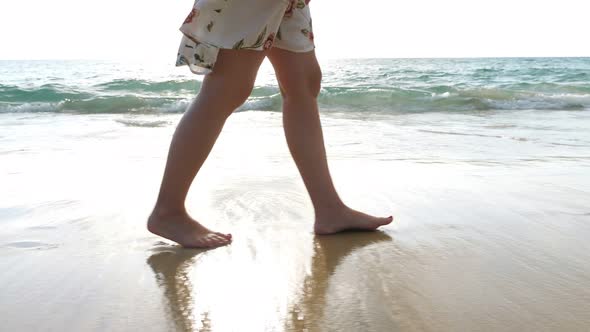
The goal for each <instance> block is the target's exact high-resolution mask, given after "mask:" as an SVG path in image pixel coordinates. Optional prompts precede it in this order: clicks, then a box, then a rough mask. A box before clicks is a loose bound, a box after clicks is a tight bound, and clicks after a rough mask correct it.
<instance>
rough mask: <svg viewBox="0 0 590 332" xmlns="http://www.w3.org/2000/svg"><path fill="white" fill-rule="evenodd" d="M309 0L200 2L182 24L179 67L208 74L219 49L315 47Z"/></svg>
mask: <svg viewBox="0 0 590 332" xmlns="http://www.w3.org/2000/svg"><path fill="white" fill-rule="evenodd" d="M309 1H310V0H195V3H194V5H193V8H192V10H191V11H190V13H189V14H188V16H187V17H186V19H185V20H184V22H183V23H182V25H181V26H180V28H179V30H180V31H181V32H182V34H183V36H182V40H181V42H180V47H179V48H178V54H177V58H176V66H177V67H179V66H184V65H187V66H188V67H189V69H190V70H191V72H193V73H195V74H201V75H205V74H208V73H210V72H211V71H212V70H213V67H214V66H215V61H216V59H217V54H218V52H219V49H220V48H224V49H249V50H260V51H262V50H267V49H269V48H271V47H279V48H282V49H286V50H289V51H293V52H308V51H311V50H313V49H315V45H314V42H313V31H312V26H311V15H310V11H309V6H308V5H309Z"/></svg>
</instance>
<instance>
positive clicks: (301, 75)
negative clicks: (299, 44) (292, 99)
mask: <svg viewBox="0 0 590 332" xmlns="http://www.w3.org/2000/svg"><path fill="white" fill-rule="evenodd" d="M267 56H268V59H269V60H270V62H271V64H272V66H273V68H274V70H275V74H276V76H277V81H278V82H279V86H280V88H281V94H282V95H283V96H301V95H312V96H313V97H317V95H318V94H319V91H320V86H321V79H322V72H321V68H320V65H319V63H318V60H317V58H316V54H315V50H311V51H308V52H292V51H288V50H285V49H281V48H275V47H273V48H271V49H270V50H269V51H268V53H267Z"/></svg>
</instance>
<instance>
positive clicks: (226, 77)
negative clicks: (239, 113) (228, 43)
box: [199, 49, 266, 107]
mask: <svg viewBox="0 0 590 332" xmlns="http://www.w3.org/2000/svg"><path fill="white" fill-rule="evenodd" d="M265 56H266V53H265V52H262V51H255V50H230V49H220V50H219V54H218V56H217V62H216V64H215V70H213V71H212V72H211V73H209V74H207V75H205V77H204V78H203V84H202V86H201V91H200V93H199V95H200V97H201V98H203V97H206V98H208V99H215V100H218V101H219V102H222V103H226V104H229V105H230V106H232V107H238V106H239V105H241V104H242V103H243V102H244V101H245V100H246V99H247V98H248V97H249V96H250V93H251V92H252V88H253V87H254V81H255V80H256V75H257V73H258V68H259V67H260V64H261V63H262V61H263V60H264V57H265Z"/></svg>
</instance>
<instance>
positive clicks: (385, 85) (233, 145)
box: [0, 59, 590, 331]
mask: <svg viewBox="0 0 590 332" xmlns="http://www.w3.org/2000/svg"><path fill="white" fill-rule="evenodd" d="M383 61H385V60H383ZM396 61H397V60H396ZM399 61H401V60H399ZM399 61H398V62H394V63H388V62H379V61H377V60H366V61H365V62H363V61H361V60H359V61H357V62H333V63H332V62H330V63H328V62H326V66H325V68H326V69H325V74H324V75H325V78H324V82H325V86H324V88H323V90H322V95H321V96H320V98H319V99H320V112H321V119H322V125H323V128H324V139H325V142H326V150H327V155H328V161H329V165H330V170H331V173H332V176H333V178H334V183H335V185H336V189H337V190H338V192H339V194H340V195H341V197H342V199H343V200H344V202H345V203H346V204H348V205H349V206H350V207H352V208H354V209H358V210H360V211H363V212H366V213H370V214H374V215H380V216H388V215H391V214H393V216H394V218H395V220H394V222H393V223H392V224H391V225H388V226H385V227H382V228H381V229H380V231H377V232H348V233H343V234H339V235H333V236H316V235H314V234H313V219H314V212H313V208H312V206H311V202H310V200H309V197H308V195H307V193H306V191H305V187H304V185H303V182H302V181H301V179H300V177H299V174H298V172H297V168H296V167H295V164H294V163H293V161H292V159H291V156H290V154H289V151H288V148H287V144H286V142H285V138H284V135H283V129H282V115H281V113H280V95H278V88H277V87H276V85H274V84H273V81H272V79H271V78H269V77H270V76H269V75H270V74H269V72H268V70H269V69H268V68H266V69H265V68H263V70H262V73H261V75H260V77H259V78H258V79H257V86H256V88H255V90H254V92H253V94H252V96H251V98H250V100H249V101H248V103H247V104H246V105H244V106H243V107H241V108H240V109H239V110H238V111H237V112H235V113H234V114H232V115H231V116H230V118H229V119H228V121H227V123H226V125H225V127H224V130H223V132H222V134H221V135H220V137H219V140H218V141H217V143H216V145H215V146H214V148H213V151H212V152H211V154H210V156H209V159H208V160H207V161H206V162H205V164H204V166H203V168H202V169H201V170H200V172H199V174H198V175H197V177H196V178H195V181H194V183H193V187H192V188H191V191H190V193H189V198H188V201H187V208H188V210H189V212H190V213H191V215H193V216H194V217H195V218H196V219H197V220H199V221H202V222H203V223H204V224H205V225H207V226H208V227H210V228H212V229H215V230H219V231H223V232H231V233H232V234H233V242H232V243H231V245H229V246H227V247H222V248H217V249H214V250H206V251H204V250H197V249H181V248H179V247H178V246H176V245H174V244H173V243H170V242H168V241H166V240H163V239H161V238H158V237H157V236H155V235H152V234H150V233H149V232H148V231H147V230H146V228H145V223H146V219H147V216H148V215H149V213H150V210H151V208H152V207H153V204H154V202H155V199H156V195H157V192H158V188H159V185H160V181H161V176H162V173H163V170H164V165H165V160H166V155H167V152H168V146H169V143H170V139H171V137H172V133H173V132H174V129H175V126H176V124H177V123H178V120H179V119H180V116H181V115H182V114H181V113H182V110H183V109H184V108H185V107H186V106H187V104H188V103H189V102H190V100H189V99H190V96H191V93H194V90H191V89H194V88H195V87H197V88H198V82H195V81H193V79H194V78H193V77H192V76H183V75H184V74H174V75H175V76H174V75H171V74H160V72H159V71H156V70H154V71H153V72H152V71H149V68H147V67H146V68H142V69H141V70H139V69H133V70H138V71H136V72H133V75H131V74H129V75H130V76H129V77H118V76H117V75H122V74H121V73H120V72H119V71H117V70H115V69H116V68H120V67H116V66H115V65H111V64H100V65H96V64H95V66H96V67H95V68H101V70H102V69H104V68H106V67H108V66H112V68H115V69H113V70H112V71H110V72H107V73H106V74H104V75H101V76H99V77H94V78H93V76H95V75H98V74H97V72H98V71H99V70H98V69H96V72H94V71H93V70H95V69H88V68H87V67H85V66H83V65H82V64H80V65H79V67H78V65H76V66H68V68H70V69H71V70H70V69H68V70H70V71H67V72H64V70H65V69H63V67H60V66H62V65H60V64H53V65H47V64H43V67H44V68H45V69H44V70H46V71H47V72H46V73H45V74H46V75H44V76H43V77H44V81H42V82H35V74H34V73H33V71H32V70H31V73H28V72H27V71H23V72H22V75H20V74H19V75H16V74H14V73H17V71H18V70H17V69H15V68H18V67H15V66H16V65H14V64H13V63H10V64H6V63H4V66H0V73H2V74H4V76H2V77H3V78H4V80H3V81H2V82H0V83H1V86H0V98H1V99H0V100H1V101H2V103H0V187H1V188H2V189H1V190H0V202H2V203H1V205H0V225H1V226H2V231H0V271H2V272H1V273H0V285H2V290H1V296H0V308H1V309H0V310H1V311H0V323H2V325H1V326H2V329H5V330H6V331H136V330H137V331H139V330H147V331H397V330H399V331H584V330H587V329H588V328H589V327H590V290H588V289H590V287H589V286H590V264H588V262H589V261H590V244H589V243H588V241H587V239H588V238H589V237H590V223H589V221H590V204H589V203H588V202H590V175H589V174H590V113H589V110H590V83H588V82H590V80H589V77H588V76H587V75H588V74H585V73H586V70H587V69H588V68H590V61H589V60H588V59H573V60H567V59H561V60H551V59H537V60H534V59H533V60H530V61H528V62H527V61H525V60H518V59H517V60H498V59H489V60H478V61H480V62H469V61H467V60H465V61H467V62H466V63H454V62H452V61H451V60H438V61H439V62H437V61H436V60H432V61H430V62H428V61H426V60H424V61H422V62H420V61H415V62H412V61H411V60H408V61H407V62H403V61H401V62H399ZM445 61H446V62H445ZM457 61H459V60H457ZM474 61H475V60H474ZM503 61H504V62H503ZM556 61H561V62H556ZM0 63H1V62H0ZM449 63H454V64H453V65H452V66H450V65H449ZM525 64H526V65H525ZM563 64H570V66H569V67H568V66H564V65H563ZM362 66H365V67H364V68H365V69H364V70H363V69H362ZM388 66H389V67H388ZM453 66H454V67H453ZM527 66H528V67H527ZM390 67H391V68H395V70H394V69H391V71H390V72H387V71H384V68H390ZM72 68H73V69H72ZM84 68H86V69H84ZM109 68H110V67H109ZM126 68H128V67H126ZM511 68H512V69H511ZM78 69H79V71H77V70H78ZM455 69H456V70H455ZM510 70H513V71H510ZM18 72H19V73H21V72H20V71H18ZM183 72H184V71H183ZM6 73H9V74H10V73H13V76H10V75H8V76H7V74H6ZM175 73H178V72H175ZM388 73H389V74H388ZM109 75H110V76H109ZM134 75H135V76H134ZM139 75H144V76H139ZM166 75H168V76H166ZM363 75H364V76H363ZM380 75H381V76H380ZM584 75H586V76H584ZM424 76H427V77H424ZM130 77H148V78H149V79H141V80H140V79H137V78H134V79H131V78H130ZM350 77H355V78H357V79H358V80H357V81H351V80H349V78H350ZM93 80H98V82H96V83H92V84H90V83H88V82H93ZM101 80H102V81H101ZM389 80H391V81H389ZM74 82H75V83H74ZM347 82H348V83H347ZM367 82H376V83H374V84H373V83H372V84H373V85H372V86H368V83H367ZM392 82H398V83H396V84H395V85H394V83H392ZM449 82H457V84H451V83H449ZM93 84H94V85H93ZM97 91H100V93H99V92H97ZM27 98H28V99H27Z"/></svg>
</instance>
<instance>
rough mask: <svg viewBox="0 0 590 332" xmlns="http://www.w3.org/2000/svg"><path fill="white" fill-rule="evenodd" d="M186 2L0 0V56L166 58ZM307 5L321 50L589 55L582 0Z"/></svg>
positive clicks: (589, 25)
mask: <svg viewBox="0 0 590 332" xmlns="http://www.w3.org/2000/svg"><path fill="white" fill-rule="evenodd" d="M233 1H246V0H233ZM277 1H280V0H277ZM193 3H194V1H193V0H177V1H169V2H168V1H154V0H147V1H146V0H141V1H140V0H102V1H92V2H91V1H88V0H51V1H40V0H18V1H17V0H3V1H2V2H1V3H0V59H126V60H133V59H140V60H155V61H170V62H173V61H175V60H176V52H177V50H178V46H179V43H180V39H181V37H182V35H181V33H180V31H179V30H178V28H179V27H180V25H181V23H182V22H183V21H184V19H185V17H186V16H187V14H188V12H189V11H190V9H191V8H192V6H193ZM309 5H310V9H311V13H312V18H313V26H314V36H315V43H316V53H317V54H318V57H319V58H341V57H345V58H366V57H370V58H378V57H379V58H380V57H400V58H407V57H497V56H500V57H503V56H526V57H529V56H590V42H589V40H590V37H589V35H590V16H588V13H590V1H588V0H558V1H557V0H551V1H549V0H496V1H489V0H445V1H441V0H411V1H408V0H405V1H396V0H362V1H350V0H348V1H333V0H312V1H311V2H310V4H309Z"/></svg>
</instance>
